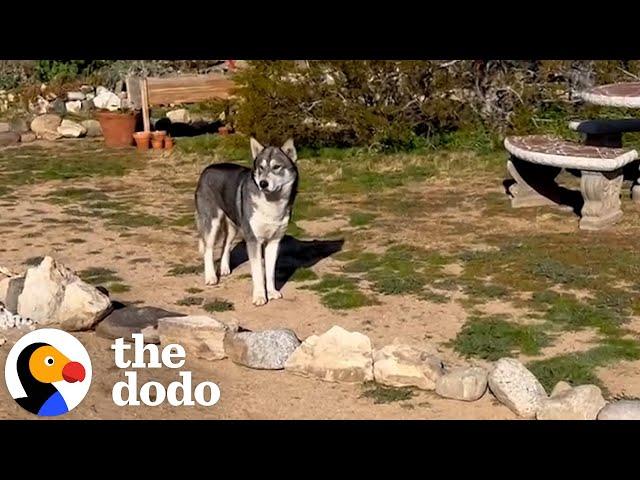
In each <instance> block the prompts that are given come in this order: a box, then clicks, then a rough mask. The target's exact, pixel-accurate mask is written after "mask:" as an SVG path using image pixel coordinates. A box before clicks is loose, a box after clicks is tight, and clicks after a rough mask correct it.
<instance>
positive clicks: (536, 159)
mask: <svg viewBox="0 0 640 480" xmlns="http://www.w3.org/2000/svg"><path fill="white" fill-rule="evenodd" d="M504 146H505V148H506V149H507V151H508V152H509V153H510V154H511V157H510V159H509V161H508V162H507V170H508V171H509V174H510V175H511V177H512V178H513V180H515V183H514V184H512V185H510V186H509V187H508V193H509V195H510V196H511V197H512V198H511V206H512V207H529V206H540V205H562V204H566V202H564V201H563V196H564V197H566V195H567V192H571V191H569V190H566V189H563V188H561V187H560V186H559V185H558V184H557V183H556V181H555V179H556V177H557V176H558V174H559V173H560V172H561V171H562V169H574V170H580V173H581V175H580V177H581V180H580V191H581V194H582V201H583V203H582V205H581V206H580V210H579V211H580V214H581V219H580V228H581V229H583V230H600V229H602V228H605V227H607V226H609V225H612V224H614V223H615V222H617V221H618V220H619V219H620V218H621V217H622V210H621V209H620V191H621V187H622V180H623V176H622V168H623V167H624V166H625V165H627V164H629V163H631V162H633V161H634V160H636V159H637V158H638V153H637V152H636V151H635V150H630V149H623V148H611V147H598V146H592V145H584V144H582V143H577V142H571V141H567V140H563V139H562V138H558V137H554V136H551V135H529V136H523V137H507V138H506V139H505V141H504Z"/></svg>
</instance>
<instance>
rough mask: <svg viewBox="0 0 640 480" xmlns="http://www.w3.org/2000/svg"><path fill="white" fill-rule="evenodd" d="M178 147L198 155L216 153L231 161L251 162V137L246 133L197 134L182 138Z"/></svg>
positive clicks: (182, 150)
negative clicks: (245, 134) (223, 134)
mask: <svg viewBox="0 0 640 480" xmlns="http://www.w3.org/2000/svg"><path fill="white" fill-rule="evenodd" d="M176 149H177V150H178V151H181V152H183V153H188V154H197V155H210V156H213V155H216V154H218V155H219V156H220V157H222V158H224V159H225V160H228V161H231V162H238V163H244V164H245V165H248V164H250V163H251V150H250V148H249V138H248V137H245V136H244V135H239V134H233V135H225V136H221V135H213V134H206V135H196V136H195V137H185V138H180V139H179V140H178V141H177V142H176Z"/></svg>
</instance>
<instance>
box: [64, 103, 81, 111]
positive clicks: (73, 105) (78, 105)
mask: <svg viewBox="0 0 640 480" xmlns="http://www.w3.org/2000/svg"><path fill="white" fill-rule="evenodd" d="M65 107H66V109H67V112H68V113H80V110H82V101H81V100H73V101H70V102H67V103H65Z"/></svg>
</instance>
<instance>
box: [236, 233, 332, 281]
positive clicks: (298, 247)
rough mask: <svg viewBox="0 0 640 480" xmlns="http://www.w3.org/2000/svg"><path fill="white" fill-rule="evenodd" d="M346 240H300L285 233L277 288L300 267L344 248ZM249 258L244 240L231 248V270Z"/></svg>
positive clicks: (277, 266)
mask: <svg viewBox="0 0 640 480" xmlns="http://www.w3.org/2000/svg"><path fill="white" fill-rule="evenodd" d="M343 245H344V240H343V239H340V240H298V239H296V238H294V237H292V236H290V235H285V236H284V238H283V239H282V241H281V242H280V250H279V253H278V261H277V262H276V288H277V289H278V290H280V289H281V288H282V287H283V286H284V285H285V284H286V283H287V282H288V281H289V279H290V278H291V277H292V276H293V274H294V273H295V272H296V270H298V269H299V268H309V267H312V266H313V265H315V264H316V263H318V262H319V261H320V260H322V259H323V258H327V257H329V256H331V255H333V254H334V253H337V252H339V251H340V250H342V246H343ZM248 259H249V257H248V256H247V247H246V245H245V243H244V241H243V242H240V243H238V244H237V245H236V246H235V247H234V248H233V250H231V262H230V263H231V270H235V269H236V267H238V266H239V265H241V264H243V263H244V262H246V261H247V260H248Z"/></svg>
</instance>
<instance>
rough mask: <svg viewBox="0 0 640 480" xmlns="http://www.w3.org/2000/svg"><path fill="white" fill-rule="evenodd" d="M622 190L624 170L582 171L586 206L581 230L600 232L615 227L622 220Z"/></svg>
mask: <svg viewBox="0 0 640 480" xmlns="http://www.w3.org/2000/svg"><path fill="white" fill-rule="evenodd" d="M621 189H622V169H617V170H614V171H612V172H595V171H590V170H582V178H581V181H580V190H581V192H582V198H584V205H583V206H582V211H581V214H582V218H581V219H580V228H581V229H582V230H600V229H602V228H606V227H608V226H610V225H613V224H614V223H616V222H617V221H618V220H620V219H621V218H622V210H621V209H620V192H621Z"/></svg>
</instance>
